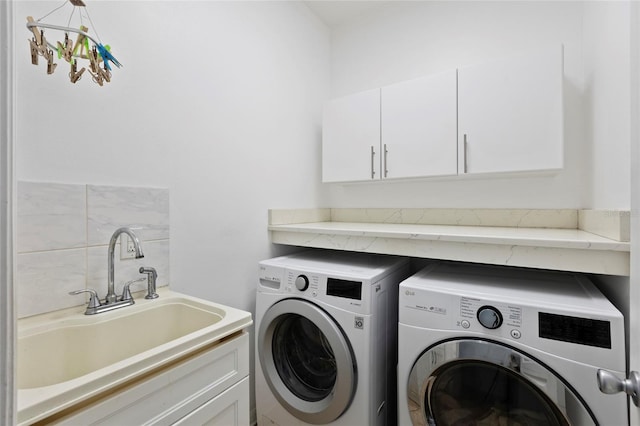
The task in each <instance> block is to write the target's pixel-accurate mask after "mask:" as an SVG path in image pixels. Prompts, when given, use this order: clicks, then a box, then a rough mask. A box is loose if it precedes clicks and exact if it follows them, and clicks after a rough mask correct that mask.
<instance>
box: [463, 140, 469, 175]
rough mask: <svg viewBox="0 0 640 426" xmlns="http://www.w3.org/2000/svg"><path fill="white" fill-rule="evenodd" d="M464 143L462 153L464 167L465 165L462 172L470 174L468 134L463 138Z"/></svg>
mask: <svg viewBox="0 0 640 426" xmlns="http://www.w3.org/2000/svg"><path fill="white" fill-rule="evenodd" d="M462 141H463V145H462V150H463V152H462V155H463V160H464V165H463V169H462V171H463V173H468V171H469V166H468V163H467V157H468V155H467V145H468V143H467V134H466V133H465V134H464V135H463V136H462Z"/></svg>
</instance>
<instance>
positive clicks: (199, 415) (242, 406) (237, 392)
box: [174, 377, 250, 426]
mask: <svg viewBox="0 0 640 426" xmlns="http://www.w3.org/2000/svg"><path fill="white" fill-rule="evenodd" d="M249 422H250V420H249V378H248V377H245V378H244V379H242V380H241V381H240V382H239V383H236V384H235V385H233V386H231V388H229V389H227V390H226V391H224V392H222V393H221V394H220V395H218V396H216V397H215V398H213V399H212V400H210V401H208V402H207V403H205V404H204V405H203V406H202V407H200V408H198V409H197V410H195V411H192V412H191V413H190V414H188V415H187V416H185V417H183V418H181V419H180V420H178V421H177V422H176V423H174V424H175V425H183V426H191V425H203V426H209V425H210V426H214V425H220V426H241V425H249Z"/></svg>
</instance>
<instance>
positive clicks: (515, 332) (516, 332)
mask: <svg viewBox="0 0 640 426" xmlns="http://www.w3.org/2000/svg"><path fill="white" fill-rule="evenodd" d="M511 337H513V338H514V339H519V338H520V337H522V333H520V330H515V329H514V330H511Z"/></svg>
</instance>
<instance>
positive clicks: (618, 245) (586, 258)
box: [268, 215, 630, 275]
mask: <svg viewBox="0 0 640 426" xmlns="http://www.w3.org/2000/svg"><path fill="white" fill-rule="evenodd" d="M280 216H282V215H280ZM284 216H286V215H284ZM298 216H299V215H298ZM278 222H279V223H278V224H271V225H269V228H268V229H269V231H270V234H271V241H272V242H273V243H277V244H287V245H295V246H302V247H317V248H326V249H337V250H348V251H361V252H368V253H384V254H396V255H404V256H412V257H421V258H432V259H447V260H459V261H466V262H475V263H488V264H497V265H510V266H524V267H532V268H542V269H556V270H565V271H576V272H589V273H598V274H611V275H628V274H629V250H630V244H629V242H624V241H616V240H613V239H610V238H605V237H602V236H599V235H596V234H593V233H591V232H587V231H584V230H581V229H566V228H532V227H514V226H505V227H501V226H456V225H431V224H411V223H364V222H332V221H317V222H306V223H288V224H287V223H282V221H278Z"/></svg>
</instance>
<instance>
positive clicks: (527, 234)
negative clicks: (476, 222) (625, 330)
mask: <svg viewBox="0 0 640 426" xmlns="http://www.w3.org/2000/svg"><path fill="white" fill-rule="evenodd" d="M268 229H269V231H276V232H277V231H284V232H306V233H317V234H326V235H336V236H337V235H344V236H358V237H372V238H397V239H418V240H431V241H447V242H459V243H481V244H482V243H484V244H504V245H515V246H532V247H554V248H567V249H583V250H607V251H619V252H629V251H630V244H629V243H628V242H621V241H615V240H611V239H608V238H605V237H602V236H599V235H596V234H592V233H590V232H587V231H583V230H580V229H557V228H513V227H487V226H456V225H422V224H419V225H414V224H386V223H361V222H311V223H296V224H283V225H270V226H269V227H268Z"/></svg>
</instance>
